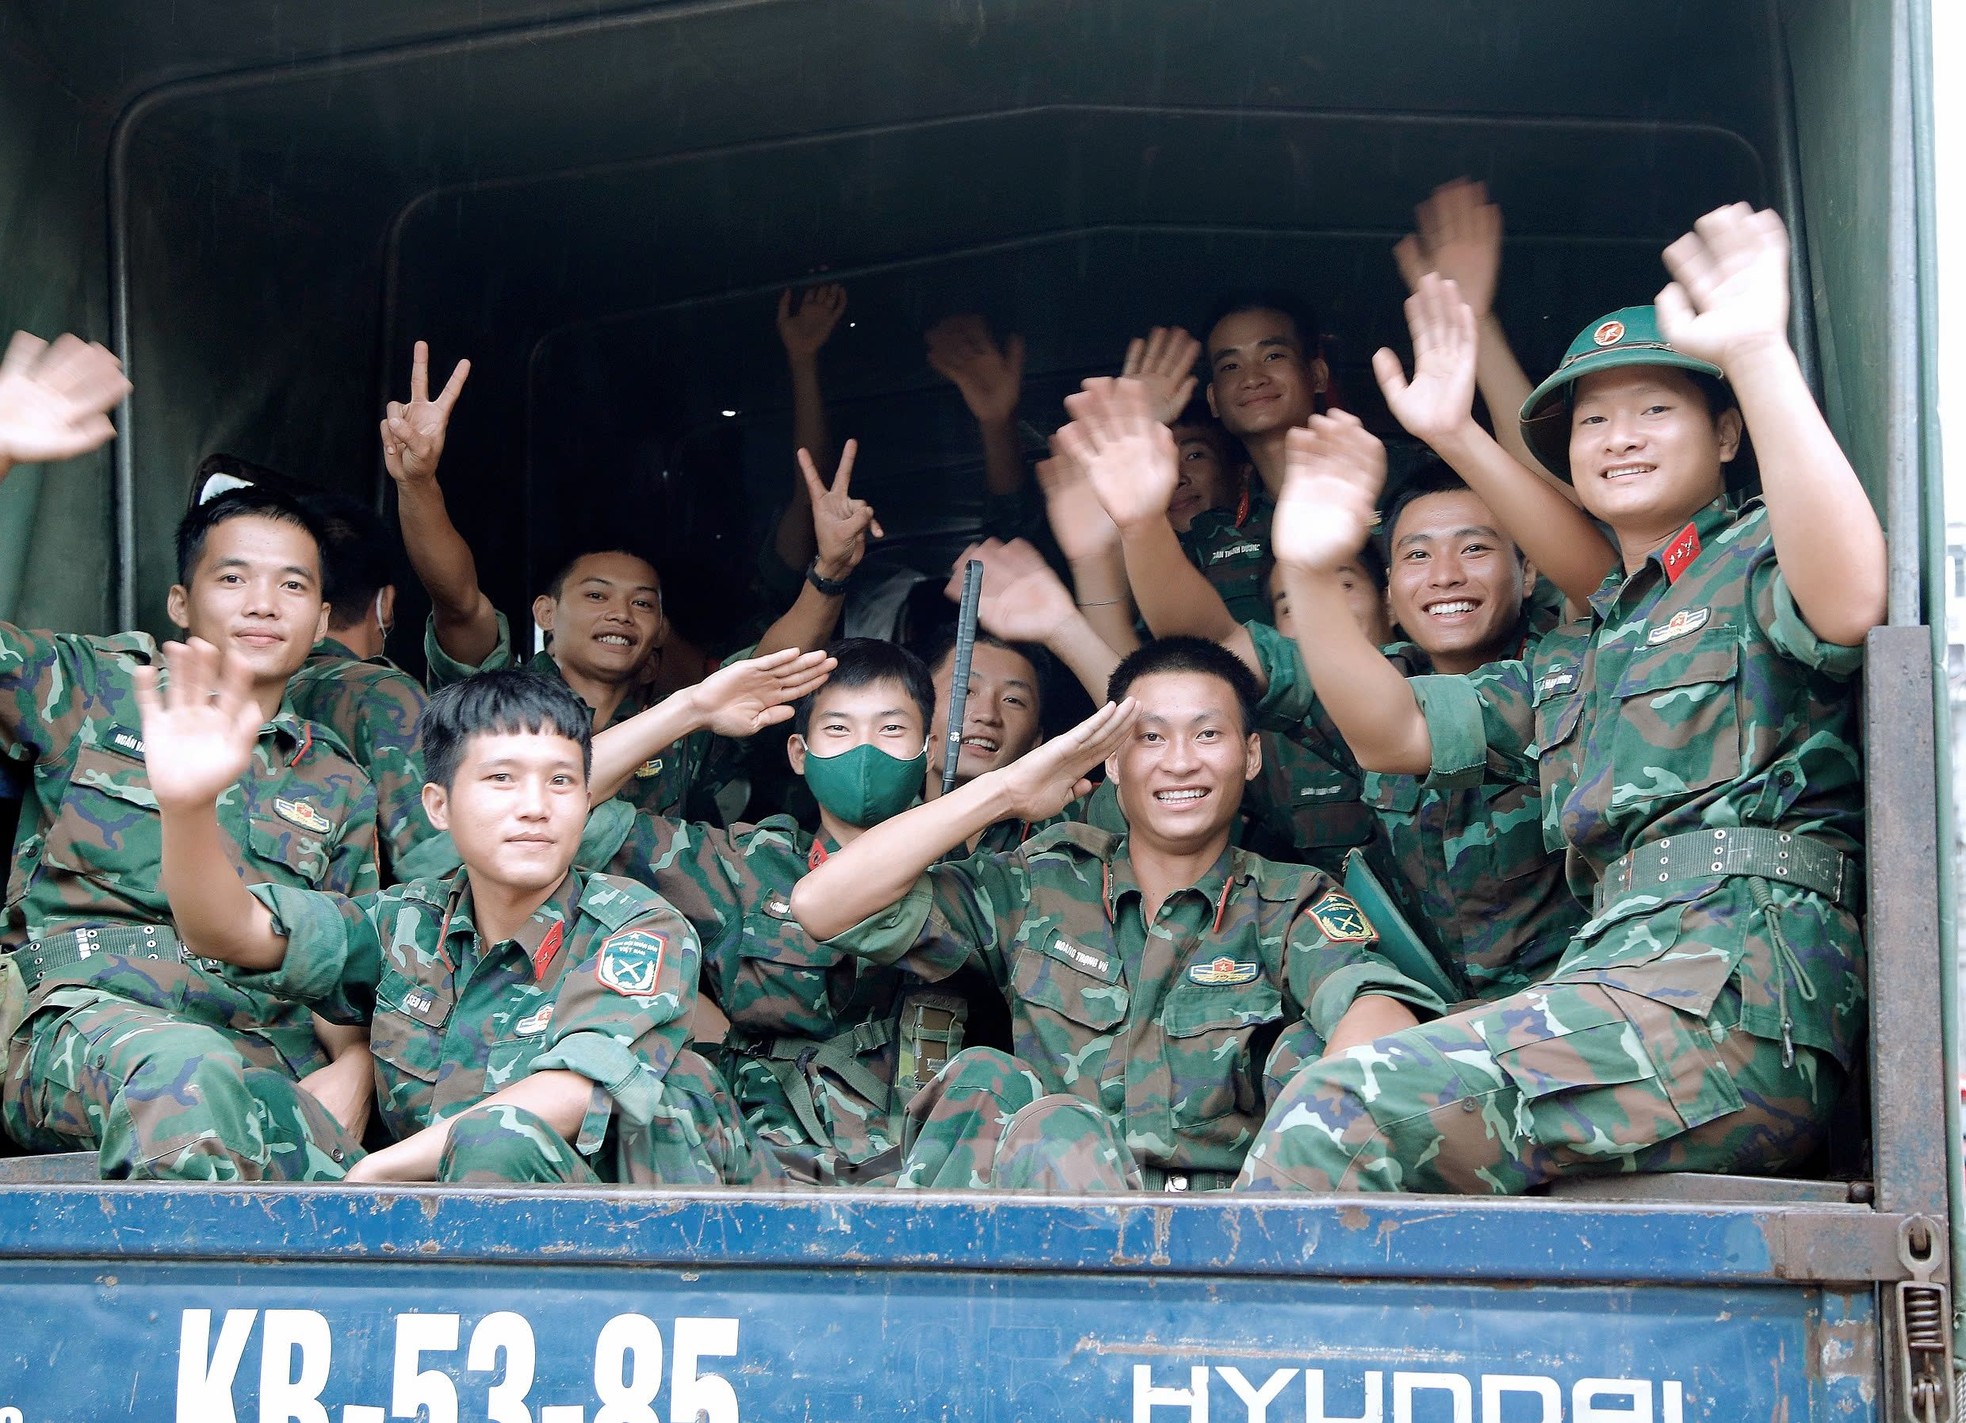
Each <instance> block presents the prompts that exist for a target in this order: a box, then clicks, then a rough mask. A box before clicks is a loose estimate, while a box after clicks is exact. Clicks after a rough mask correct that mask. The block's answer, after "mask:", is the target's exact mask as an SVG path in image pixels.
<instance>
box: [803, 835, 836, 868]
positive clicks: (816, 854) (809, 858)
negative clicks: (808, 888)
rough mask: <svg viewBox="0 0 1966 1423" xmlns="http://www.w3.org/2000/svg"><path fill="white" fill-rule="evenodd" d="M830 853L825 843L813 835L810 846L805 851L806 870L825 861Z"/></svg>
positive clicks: (816, 866)
mask: <svg viewBox="0 0 1966 1423" xmlns="http://www.w3.org/2000/svg"><path fill="white" fill-rule="evenodd" d="M831 855H832V851H830V850H828V849H827V848H826V846H825V843H824V842H823V841H821V840H820V838H819V837H818V836H817V835H815V836H813V837H812V848H811V849H810V850H807V851H806V868H807V869H808V870H816V869H818V868H819V867H820V866H821V865H823V864H825V863H826V861H827V860H828V859H829V858H830V857H831Z"/></svg>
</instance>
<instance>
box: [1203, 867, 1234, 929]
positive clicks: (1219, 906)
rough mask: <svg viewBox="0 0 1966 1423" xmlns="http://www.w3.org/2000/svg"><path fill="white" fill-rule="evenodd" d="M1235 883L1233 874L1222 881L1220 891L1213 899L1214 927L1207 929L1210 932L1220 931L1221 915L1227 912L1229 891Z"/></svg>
mask: <svg viewBox="0 0 1966 1423" xmlns="http://www.w3.org/2000/svg"><path fill="white" fill-rule="evenodd" d="M1235 884H1236V877H1235V876H1234V875H1230V876H1229V877H1228V878H1227V879H1225V880H1223V881H1222V893H1221V894H1220V895H1218V896H1217V897H1216V900H1215V927H1214V928H1213V929H1211V930H1210V931H1209V932H1210V933H1214V934H1219V933H1221V932H1222V916H1223V915H1224V914H1227V913H1228V912H1229V891H1230V890H1231V889H1234V888H1235Z"/></svg>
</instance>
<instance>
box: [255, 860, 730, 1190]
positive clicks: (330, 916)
mask: <svg viewBox="0 0 1966 1423" xmlns="http://www.w3.org/2000/svg"><path fill="white" fill-rule="evenodd" d="M253 893H254V894H255V895H257V896H258V897H259V899H260V902H261V903H263V904H265V905H266V907H267V909H268V910H269V911H270V912H271V913H272V915H273V917H274V921H275V925H276V928H277V929H278V931H279V932H280V933H282V934H285V935H286V936H287V952H286V957H285V959H284V960H283V961H282V963H281V964H280V966H279V967H278V968H276V969H273V970H271V971H270V972H265V973H255V972H249V971H246V970H243V969H239V968H233V967H227V968H226V969H224V970H223V972H224V973H225V975H226V977H227V978H228V979H230V980H231V981H233V982H235V983H238V984H240V985H243V986H245V987H247V988H250V989H254V990H257V991H259V992H264V993H274V994H278V995H280V996H282V997H287V998H292V999H294V1000H296V1001H299V1002H302V1003H306V1004H307V1005H309V1006H310V1007H311V1008H313V1010H314V1011H315V1012H317V1013H319V1014H320V1015H321V1016H322V1017H324V1018H327V1019H328V1020H330V1021H332V1022H342V1023H362V1022H368V1023H370V1024H371V1027H370V1032H369V1047H370V1051H371V1052H372V1053H373V1054H374V1056H375V1074H376V1088H377V1094H378V1097H379V1099H380V1103H381V1111H382V1119H383V1122H384V1124H385V1125H386V1126H387V1127H388V1128H389V1129H390V1131H391V1132H393V1133H394V1134H395V1135H396V1136H397V1137H399V1138H406V1137H409V1136H411V1135H413V1134H415V1133H416V1132H418V1131H420V1130H422V1129H423V1128H424V1127H426V1126H429V1125H430V1124H431V1123H432V1122H433V1121H443V1120H445V1119H447V1118H451V1117H458V1118H460V1127H459V1129H460V1130H465V1135H464V1136H461V1137H459V1138H458V1140H457V1141H455V1142H453V1143H450V1144H449V1145H448V1146H447V1149H446V1163H447V1164H446V1165H445V1166H444V1168H443V1169H442V1170H441V1171H440V1174H439V1176H438V1179H439V1180H444V1181H450V1180H458V1179H462V1178H463V1177H465V1176H473V1177H476V1178H478V1179H486V1178H490V1179H499V1180H506V1181H546V1180H551V1181H575V1180H580V1181H588V1180H595V1179H599V1180H605V1181H613V1182H633V1183H636V1184H649V1185H664V1184H668V1185H676V1184H685V1185H703V1184H715V1183H717V1182H718V1181H719V1180H721V1179H723V1178H724V1172H725V1170H726V1169H728V1170H729V1171H730V1173H731V1177H732V1179H734V1180H736V1181H738V1182H749V1181H751V1180H753V1179H754V1178H755V1177H756V1176H757V1174H758V1172H759V1168H760V1166H761V1164H763V1163H762V1160H761V1158H759V1157H758V1156H757V1155H756V1154H755V1153H754V1151H753V1150H752V1149H751V1145H750V1143H749V1142H748V1141H747V1140H746V1138H745V1136H744V1132H743V1129H742V1126H741V1124H739V1123H738V1122H736V1121H735V1119H734V1118H730V1117H728V1116H727V1115H726V1116H725V1117H724V1118H723V1119H722V1120H719V1119H718V1118H717V1117H716V1116H714V1115H713V1116H711V1117H707V1118H702V1119H697V1118H695V1117H694V1116H693V1113H692V1112H691V1111H690V1110H687V1108H688V1107H689V1106H690V1105H691V1104H692V1102H693V1101H694V1100H696V1099H697V1098H699V1097H701V1096H702V1095H705V1094H704V1093H702V1092H701V1091H700V1090H699V1089H697V1088H696V1087H694V1086H693V1085H692V1079H695V1081H696V1082H703V1081H705V1080H706V1074H707V1072H708V1067H707V1064H704V1063H702V1062H701V1060H700V1059H694V1060H692V1055H690V1054H687V1053H683V1052H682V1048H683V1034H684V1030H685V1025H686V1024H687V1023H688V1021H689V1014H690V1010H691V1009H692V1008H693V1007H694V1006H695V1002H696V976H697V945H696V935H695V934H693V933H692V932H691V931H690V928H689V926H688V925H687V924H686V923H684V922H683V921H682V919H681V918H680V916H678V915H677V914H676V913H675V911H674V910H672V909H670V908H669V906H668V905H666V904H664V903H663V902H662V901H661V900H660V899H658V898H657V897H656V896H654V895H652V894H650V893H649V892H648V891H647V890H645V889H643V888H642V887H641V886H640V885H636V884H628V883H625V882H622V881H619V880H614V879H610V878H608V877H607V876H604V875H592V876H583V875H582V874H580V873H579V872H578V871H574V872H570V873H569V874H568V875H567V877H566V879H564V880H563V881H561V883H560V885H559V887H558V888H556V889H555V890H554V891H553V893H552V894H551V895H550V896H548V898H547V900H546V902H545V903H544V904H542V905H541V906H540V907H539V908H538V909H537V910H536V911H534V913H533V916H532V918H531V919H530V920H528V921H527V922H526V924H525V926H524V928H523V929H522V930H521V931H520V932H519V934H518V935H517V936H516V937H514V938H511V939H507V940H504V941H503V942H500V943H496V944H487V943H486V942H485V941H484V938H483V936H482V935H481V934H480V933H479V932H478V929H477V926H476V925H475V923H474V922H473V920H472V917H471V910H472V904H471V891H470V880H469V877H468V875H467V874H466V873H465V872H464V871H461V870H460V871H458V872H457V873H455V874H453V875H451V876H449V877H447V878H444V879H425V880H415V881H412V882H411V883H409V884H403V885H397V886H395V887H393V888H390V889H387V890H384V891H382V892H381V893H380V894H374V895H365V896H363V897H361V898H359V899H349V898H345V897H342V896H339V895H328V894H316V893H310V892H308V891H305V890H297V889H290V888H287V887H285V886H282V885H260V886H257V887H255V888H254V890H253ZM552 1069H559V1070H561V1071H567V1072H577V1073H579V1074H580V1075H581V1076H583V1077H586V1078H588V1079H590V1080H591V1081H592V1082H593V1084H594V1091H593V1096H592V1099H591V1101H590V1103H589V1105H588V1109H587V1114H586V1116H585V1118H584V1119H583V1120H582V1122H581V1124H580V1129H579V1131H578V1133H577V1134H576V1136H575V1138H574V1140H573V1142H572V1144H571V1146H570V1147H569V1146H568V1144H567V1143H565V1142H564V1141H563V1140H562V1139H561V1137H560V1136H559V1133H557V1132H555V1131H553V1129H552V1128H550V1127H547V1126H545V1124H544V1123H543V1122H541V1121H540V1119H539V1118H538V1117H536V1116H534V1115H533V1114H532V1113H530V1112H526V1111H524V1110H523V1109H518V1108H508V1107H506V1106H504V1105H503V1104H496V1105H491V1106H487V1105H485V1099H486V1098H487V1097H490V1096H492V1095H494V1094H495V1093H497V1092H499V1091H500V1090H502V1089H504V1088H506V1087H509V1086H511V1085H512V1084H513V1083H515V1082H518V1081H520V1080H521V1079H523V1078H526V1077H529V1076H531V1075H532V1074H534V1073H537V1072H545V1071H548V1070H552ZM713 1110H714V1109H713ZM467 1119H468V1120H467ZM466 1128H468V1130H466ZM542 1132H543V1133H544V1135H542V1134H541V1133H542ZM452 1173H456V1174H452Z"/></svg>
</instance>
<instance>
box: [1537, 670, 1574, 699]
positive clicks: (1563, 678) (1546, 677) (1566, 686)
mask: <svg viewBox="0 0 1966 1423" xmlns="http://www.w3.org/2000/svg"><path fill="white" fill-rule="evenodd" d="M1576 685H1577V669H1576V668H1574V667H1552V668H1551V669H1550V670H1549V671H1547V672H1545V673H1544V674H1543V680H1542V681H1540V682H1538V683H1537V684H1536V695H1537V696H1539V697H1547V696H1549V695H1550V694H1551V693H1552V692H1567V691H1569V690H1570V689H1571V688H1572V687H1574V686H1576Z"/></svg>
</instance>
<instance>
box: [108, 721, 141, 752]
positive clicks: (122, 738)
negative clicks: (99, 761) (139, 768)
mask: <svg viewBox="0 0 1966 1423" xmlns="http://www.w3.org/2000/svg"><path fill="white" fill-rule="evenodd" d="M103 745H104V746H106V747H108V748H109V749H110V750H111V751H120V752H122V753H123V754H124V755H125V756H128V757H130V758H132V759H133V760H137V761H141V760H142V759H143V738H142V737H141V736H138V735H137V734H136V733H135V732H134V731H131V730H130V729H129V728H128V727H127V726H115V727H111V728H110V730H109V736H108V738H107V739H106V740H105V741H104V742H103Z"/></svg>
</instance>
